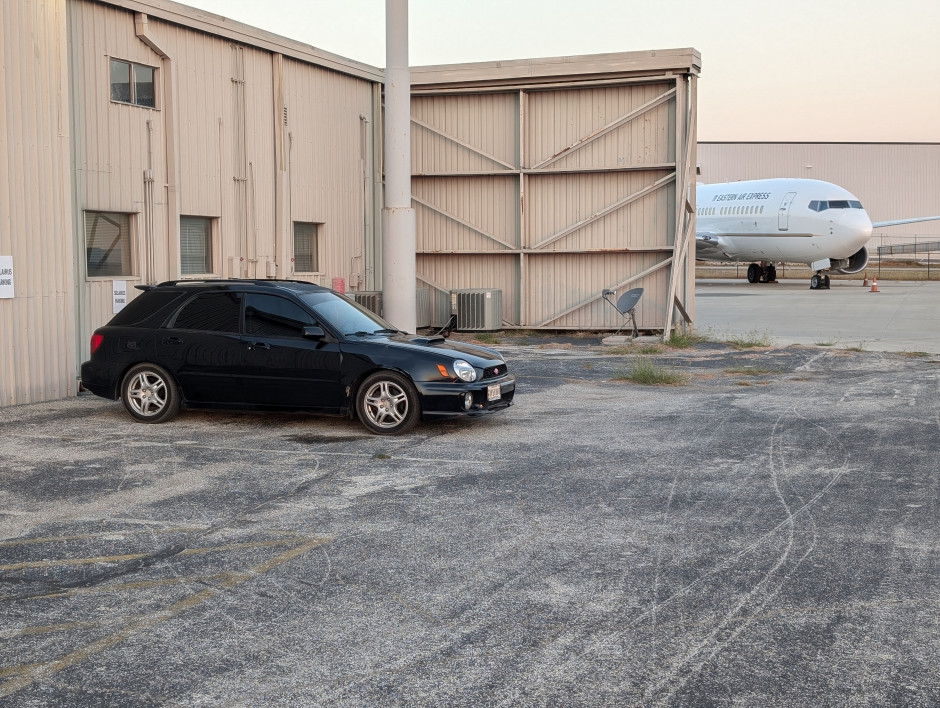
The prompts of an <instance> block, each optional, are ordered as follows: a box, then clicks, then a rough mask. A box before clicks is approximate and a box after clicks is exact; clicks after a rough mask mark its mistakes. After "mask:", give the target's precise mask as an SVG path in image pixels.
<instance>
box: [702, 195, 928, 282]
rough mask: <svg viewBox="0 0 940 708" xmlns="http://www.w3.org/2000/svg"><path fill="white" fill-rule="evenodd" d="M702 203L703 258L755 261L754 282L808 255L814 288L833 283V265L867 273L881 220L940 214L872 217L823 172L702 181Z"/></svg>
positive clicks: (767, 279)
mask: <svg viewBox="0 0 940 708" xmlns="http://www.w3.org/2000/svg"><path fill="white" fill-rule="evenodd" d="M696 203H697V208H696V229H695V246H696V248H695V257H696V258H697V259H699V260H706V261H738V262H741V261H744V262H747V261H752V263H751V264H750V265H749V266H748V268H747V280H748V282H750V283H758V282H760V283H771V282H773V281H774V280H776V278H777V269H776V266H775V264H776V263H781V262H786V263H806V264H807V265H808V266H809V267H810V268H811V269H812V270H813V276H812V278H811V280H810V288H812V289H813V290H818V289H820V288H828V287H829V275H828V273H829V272H830V271H831V272H834V273H859V272H861V271H862V270H863V269H864V268H865V266H867V265H868V248H867V247H866V245H865V244H867V243H868V240H869V239H870V238H871V232H872V229H873V228H878V227H881V226H894V225H896V224H912V223H915V222H919V221H931V220H934V219H940V216H925V217H920V218H914V219H898V220H895V221H879V222H875V223H872V221H871V219H870V218H869V217H868V214H867V213H866V212H865V210H864V209H863V208H862V203H861V202H860V201H859V200H858V199H857V198H856V197H855V196H853V195H852V194H850V193H849V192H848V191H846V190H845V189H843V188H842V187H839V186H838V185H835V184H831V183H829V182H822V181H820V180H815V179H785V178H779V179H758V180H747V181H743V182H724V183H721V184H699V185H698V186H697V189H696Z"/></svg>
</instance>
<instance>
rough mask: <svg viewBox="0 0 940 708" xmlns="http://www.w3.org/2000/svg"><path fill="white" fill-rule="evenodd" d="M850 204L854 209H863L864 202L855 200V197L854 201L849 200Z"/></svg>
mask: <svg viewBox="0 0 940 708" xmlns="http://www.w3.org/2000/svg"><path fill="white" fill-rule="evenodd" d="M849 206H851V207H852V208H853V209H861V208H862V203H861V202H859V201H855V200H854V199H853V200H852V201H850V202H849Z"/></svg>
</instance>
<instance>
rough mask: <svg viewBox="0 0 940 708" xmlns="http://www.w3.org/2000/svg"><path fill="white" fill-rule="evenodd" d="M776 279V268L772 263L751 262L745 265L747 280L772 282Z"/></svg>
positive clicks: (751, 281)
mask: <svg viewBox="0 0 940 708" xmlns="http://www.w3.org/2000/svg"><path fill="white" fill-rule="evenodd" d="M776 279H777V269H776V268H775V267H774V264H773V263H769V264H767V263H751V265H749V266H748V267H747V282H749V283H772V282H774V281H775V280H776Z"/></svg>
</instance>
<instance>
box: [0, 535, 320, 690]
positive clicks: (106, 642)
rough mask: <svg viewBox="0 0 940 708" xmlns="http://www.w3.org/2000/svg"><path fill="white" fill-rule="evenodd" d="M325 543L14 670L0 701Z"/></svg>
mask: <svg viewBox="0 0 940 708" xmlns="http://www.w3.org/2000/svg"><path fill="white" fill-rule="evenodd" d="M329 540H330V539H329V538H314V539H311V540H309V541H307V542H306V543H302V544H301V545H299V546H297V547H296V548H291V549H290V550H287V551H285V552H284V553H281V554H279V555H277V556H275V557H274V558H271V559H270V560H268V561H265V562H264V563H260V564H259V565H256V566H255V567H253V568H251V569H249V570H247V571H244V572H240V573H227V574H225V576H226V577H224V578H223V579H222V582H221V584H220V586H219V587H215V588H206V589H205V590H201V591H200V592H197V593H195V594H193V595H190V596H189V597H186V598H183V599H182V600H180V601H178V602H175V603H173V604H172V605H170V606H168V607H167V608H165V609H163V610H158V611H157V612H153V613H151V614H149V615H144V616H142V617H139V618H136V619H133V620H131V621H130V622H128V624H127V625H126V626H125V627H123V628H122V629H120V630H118V631H117V632H114V633H113V634H109V635H108V636H106V637H102V638H101V639H98V640H96V641H94V642H92V643H91V644H88V645H87V646H84V647H81V648H79V649H76V650H75V651H72V652H69V653H68V654H66V655H65V656H63V657H61V658H58V659H53V660H52V661H48V662H45V663H42V664H29V665H23V666H20V667H16V670H15V673H14V674H11V675H15V676H16V678H13V679H11V680H9V681H6V682H5V683H2V684H0V698H4V697H6V696H9V695H12V694H13V693H16V692H17V691H19V690H22V689H23V688H26V687H27V686H29V685H31V684H33V683H35V682H36V681H38V680H40V679H43V678H45V677H47V676H51V675H53V674H55V673H58V672H59V671H62V670H63V669H67V668H69V667H71V666H74V665H75V664H78V663H81V662H82V661H85V660H86V659H89V658H90V657H92V656H94V655H95V654H98V653H100V652H102V651H104V650H106V649H110V648H111V647H113V646H115V645H117V644H120V643H121V642H123V641H124V640H125V639H128V638H129V637H132V636H134V635H135V634H139V633H140V632H143V631H145V630H148V629H151V628H153V627H155V626H156V625H158V624H160V623H161V622H165V621H167V620H170V619H173V618H174V617H176V616H178V615H180V614H182V613H183V612H185V611H186V610H190V609H192V608H194V607H198V606H199V605H201V604H202V603H204V602H206V601H207V600H210V599H212V598H213V597H215V596H216V595H218V594H219V593H220V592H221V591H222V590H226V589H230V588H234V587H236V586H237V585H240V584H242V583H244V582H247V581H249V580H252V579H253V578H256V577H259V576H261V575H263V574H264V573H267V572H268V571H270V570H272V569H274V568H276V567H277V566H279V565H281V564H282V563H285V562H287V561H289V560H291V559H293V558H296V557H297V556H301V555H303V554H304V553H307V552H308V551H311V550H313V549H314V548H317V547H319V546H322V545H324V544H325V543H328V542H329ZM233 545H234V547H240V546H242V545H244V544H233ZM256 545H257V544H256ZM269 545H275V544H269Z"/></svg>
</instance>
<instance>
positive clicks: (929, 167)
mask: <svg viewBox="0 0 940 708" xmlns="http://www.w3.org/2000/svg"><path fill="white" fill-rule="evenodd" d="M698 162H699V168H700V175H699V177H698V180H699V181H700V182H705V183H713V182H734V181H738V180H746V179H763V178H765V177H805V178H808V179H819V180H823V181H825V182H833V183H835V184H838V185H840V186H842V187H845V188H846V189H847V190H849V191H850V192H852V193H853V194H854V195H855V196H857V197H858V198H859V200H860V201H861V202H862V205H863V206H864V207H865V210H866V211H867V212H868V214H869V216H871V218H872V220H873V221H889V220H893V219H903V218H912V217H917V216H937V215H940V144H938V143H789V142H787V143H773V142H700V143H699V144H698ZM917 240H925V241H937V240H940V221H924V222H919V223H915V224H902V225H898V226H890V227H885V228H882V229H876V230H875V232H874V234H873V238H872V242H871V251H872V253H873V255H874V254H875V253H876V252H877V251H876V249H877V247H878V246H881V245H892V244H897V243H908V242H911V243H912V242H914V241H917ZM938 257H940V254H938Z"/></svg>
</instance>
